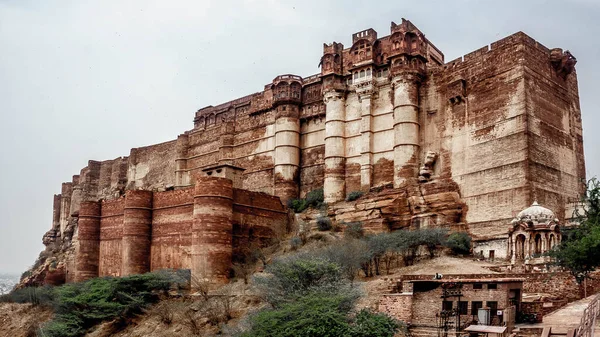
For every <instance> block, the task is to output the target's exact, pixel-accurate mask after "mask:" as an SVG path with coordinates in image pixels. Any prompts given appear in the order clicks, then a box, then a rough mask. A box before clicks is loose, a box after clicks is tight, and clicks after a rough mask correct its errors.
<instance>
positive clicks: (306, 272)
mask: <svg viewBox="0 0 600 337" xmlns="http://www.w3.org/2000/svg"><path fill="white" fill-rule="evenodd" d="M326 253H327V251H326V250H320V251H317V252H313V253H298V254H294V255H291V256H287V257H284V258H280V259H277V260H275V261H274V262H273V263H272V264H270V265H269V266H268V267H267V270H266V272H267V273H266V274H265V275H261V276H257V277H255V282H256V284H257V286H258V288H259V289H260V292H261V294H262V295H263V297H264V299H265V300H266V301H267V302H268V303H269V304H270V305H271V307H269V308H267V309H264V310H262V311H260V312H259V313H257V314H256V315H254V316H253V317H252V318H251V319H250V321H251V329H250V330H249V331H247V332H245V333H243V334H242V336H243V337H270V336H282V337H286V336H289V337H292V336H315V337H316V336H323V337H329V336H330V337H337V336H350V337H353V336H355V337H362V336H372V337H379V336H381V337H392V336H394V335H395V333H396V332H397V331H398V330H399V329H400V328H401V327H402V326H403V325H402V324H401V322H398V321H396V320H394V319H392V318H391V317H389V316H386V315H384V314H378V313H373V312H371V311H369V310H366V309H363V310H361V311H360V312H358V313H354V312H352V309H353V307H354V303H355V302H356V300H357V299H358V298H359V291H358V289H357V288H355V287H353V286H352V284H351V283H350V282H349V279H348V277H347V276H348V275H347V274H345V273H344V270H343V269H344V268H343V266H341V265H340V264H338V263H337V262H336V261H334V260H333V259H331V257H330V256H328V255H327V254H326Z"/></svg>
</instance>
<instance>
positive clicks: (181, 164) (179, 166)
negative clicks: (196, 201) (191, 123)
mask: <svg viewBox="0 0 600 337" xmlns="http://www.w3.org/2000/svg"><path fill="white" fill-rule="evenodd" d="M189 142H190V140H189V135H187V134H185V133H184V134H181V135H179V136H178V137H177V143H176V145H175V146H176V152H177V158H175V187H176V188H177V187H183V186H188V185H189V184H190V175H189V172H188V170H187V157H188V148H189Z"/></svg>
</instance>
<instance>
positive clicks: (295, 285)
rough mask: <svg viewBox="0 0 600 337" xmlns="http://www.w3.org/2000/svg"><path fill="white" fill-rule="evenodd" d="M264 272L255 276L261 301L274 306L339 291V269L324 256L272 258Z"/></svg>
mask: <svg viewBox="0 0 600 337" xmlns="http://www.w3.org/2000/svg"><path fill="white" fill-rule="evenodd" d="M265 271H266V273H263V274H262V275H259V276H256V277H255V282H256V284H257V286H258V288H259V290H260V291H261V293H262V294H263V297H264V299H265V300H266V301H267V302H269V303H271V304H272V305H274V306H278V305H280V304H281V303H285V302H289V301H293V300H295V299H296V298H298V297H300V296H303V295H304V294H306V293H309V292H314V291H324V292H327V291H331V290H332V288H336V287H338V288H341V286H342V283H343V282H342V281H343V275H342V270H341V268H340V266H339V265H338V264H336V263H334V262H331V261H329V260H328V259H326V258H325V257H315V256H313V255H304V254H296V255H292V256H288V257H283V258H279V259H276V260H275V261H274V262H273V263H271V264H270V265H268V266H267V268H266V270H265Z"/></svg>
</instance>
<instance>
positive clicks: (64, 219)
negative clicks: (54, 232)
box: [59, 183, 73, 236]
mask: <svg viewBox="0 0 600 337" xmlns="http://www.w3.org/2000/svg"><path fill="white" fill-rule="evenodd" d="M72 195H73V183H63V184H62V189H61V193H60V221H59V223H60V235H61V236H62V235H63V233H64V231H65V228H66V227H67V225H68V224H69V217H70V216H71V196H72Z"/></svg>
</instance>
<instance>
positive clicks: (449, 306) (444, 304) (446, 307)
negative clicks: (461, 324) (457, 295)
mask: <svg viewBox="0 0 600 337" xmlns="http://www.w3.org/2000/svg"><path fill="white" fill-rule="evenodd" d="M450 310H452V301H443V302H442V311H450Z"/></svg>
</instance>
